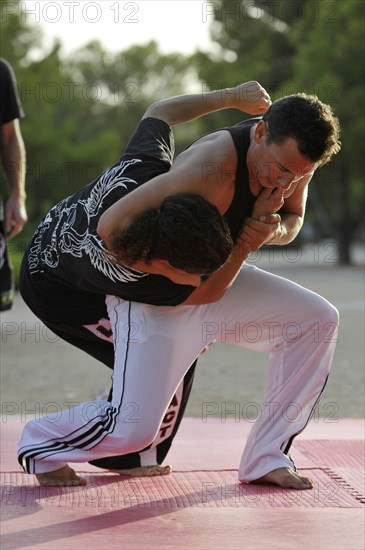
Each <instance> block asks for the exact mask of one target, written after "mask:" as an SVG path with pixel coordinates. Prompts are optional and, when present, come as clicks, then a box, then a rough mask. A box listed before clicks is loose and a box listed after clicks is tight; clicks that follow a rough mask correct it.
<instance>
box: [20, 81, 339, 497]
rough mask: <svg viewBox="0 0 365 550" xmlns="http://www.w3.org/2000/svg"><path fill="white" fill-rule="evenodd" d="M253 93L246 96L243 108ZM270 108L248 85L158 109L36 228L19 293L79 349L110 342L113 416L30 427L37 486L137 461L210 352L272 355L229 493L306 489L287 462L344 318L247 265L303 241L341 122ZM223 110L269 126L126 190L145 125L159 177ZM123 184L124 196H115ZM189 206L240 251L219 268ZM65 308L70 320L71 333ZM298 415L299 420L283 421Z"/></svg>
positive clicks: (89, 413) (290, 100)
mask: <svg viewBox="0 0 365 550" xmlns="http://www.w3.org/2000/svg"><path fill="white" fill-rule="evenodd" d="M249 87H251V88H252V89H253V91H254V93H255V95H256V99H255V101H253V103H252V104H251V105H249V102H248V101H247V90H248V88H249ZM269 104H270V101H269V99H268V96H267V94H266V92H265V90H263V89H262V88H261V87H260V86H259V85H258V84H257V83H249V84H248V85H247V84H245V85H240V86H237V87H235V88H231V89H227V90H219V91H216V92H209V93H207V94H203V95H199V96H191V95H188V96H180V97H177V98H170V99H168V100H164V101H161V102H158V103H157V104H154V105H152V106H151V107H150V108H149V109H148V110H147V112H146V113H145V115H144V117H143V121H142V123H141V126H140V128H139V130H137V133H136V134H135V136H134V138H133V139H132V142H131V144H130V146H129V147H128V149H127V157H125V156H124V157H122V159H120V161H119V162H118V163H117V164H116V165H115V166H114V167H112V169H110V170H108V171H106V173H104V174H103V175H102V176H101V178H98V180H97V181H96V182H93V183H92V184H91V185H90V186H88V187H87V188H85V189H84V190H81V191H80V193H79V194H78V195H77V196H76V195H75V196H73V197H71V198H68V199H65V200H64V201H63V202H62V203H60V204H59V205H57V206H56V207H55V208H54V209H53V210H52V211H51V212H50V213H49V214H48V215H47V216H46V218H45V219H44V220H43V222H42V224H41V225H40V227H39V229H38V232H37V234H36V235H35V237H34V239H33V241H32V243H31V245H30V247H29V249H28V253H27V255H26V258H25V261H24V263H23V272H22V292H23V295H24V297H25V298H26V300H27V302H28V303H29V305H30V306H31V307H32V308H33V309H34V311H36V308H39V307H42V310H43V313H42V315H43V317H42V318H43V319H44V320H45V321H46V323H47V324H48V325H49V326H50V327H51V328H52V329H53V328H56V329H57V330H59V331H60V332H61V333H62V334H63V336H62V337H64V338H65V339H67V338H68V337H70V335H71V336H72V337H73V336H74V334H73V332H74V329H75V327H74V326H72V319H73V318H75V319H76V318H77V320H78V325H77V327H78V330H81V329H83V331H84V336H83V339H84V341H86V340H87V337H86V334H88V335H90V334H92V335H96V334H102V335H104V337H105V339H106V340H108V339H109V342H110V341H111V340H112V342H113V347H114V372H113V387H112V394H111V396H110V400H109V401H108V402H106V401H104V400H99V401H93V402H90V403H86V404H81V405H79V406H76V407H74V408H73V409H72V415H70V411H65V412H61V414H58V413H57V419H54V422H53V419H51V422H50V419H49V417H48V418H47V419H37V421H36V422H35V421H31V422H29V423H28V424H27V425H26V426H25V428H24V431H23V435H22V438H21V441H20V448H19V462H20V464H22V466H23V468H24V469H25V471H26V472H28V473H35V474H36V476H37V478H38V480H39V482H40V483H42V484H44V485H53V484H56V485H82V484H84V483H85V480H83V479H81V478H79V477H78V476H77V475H76V474H75V472H74V471H73V470H72V469H71V468H69V466H68V465H67V463H66V460H69V461H71V462H84V461H90V460H92V461H93V462H94V463H95V461H96V460H99V459H103V458H104V457H106V456H110V457H113V456H114V457H116V456H118V455H123V454H127V453H133V452H136V451H138V450H139V449H144V450H145V451H146V453H147V454H146V456H147V457H149V456H150V454H149V453H150V451H151V448H152V447H153V445H154V443H155V441H156V439H158V436H159V430H160V429H161V424H163V423H164V421H166V422H167V421H168V418H169V416H170V407H169V404H170V406H171V404H172V403H173V401H174V400H172V401H171V399H172V398H173V396H174V393H175V392H176V389H177V388H178V386H179V384H180V382H181V380H182V379H183V377H184V376H185V375H186V373H187V371H188V368H189V365H191V364H192V362H193V361H194V360H195V359H196V358H197V357H198V355H199V354H200V352H201V351H202V348H204V347H205V346H206V345H209V344H210V343H211V342H213V341H214V340H216V339H217V340H221V341H223V342H227V343H231V344H234V345H238V346H240V347H242V348H248V349H254V350H256V351H261V352H266V353H269V354H270V355H269V361H270V369H269V380H268V385H267V391H266V395H265V402H264V405H269V407H266V409H265V408H263V410H262V411H260V413H261V414H260V416H259V417H258V419H257V421H256V423H255V424H254V425H253V427H252V430H251V432H250V436H249V438H248V441H247V443H246V446H245V449H244V452H243V455H242V459H241V465H240V468H239V479H240V480H241V481H244V482H260V483H274V484H276V485H280V486H282V487H290V488H295V489H310V488H311V487H312V486H313V484H312V482H311V481H310V480H309V479H308V478H306V477H301V476H300V475H299V474H298V473H297V472H296V471H295V467H294V464H293V462H292V460H291V458H290V456H289V449H290V446H291V444H292V442H293V439H294V437H295V436H296V435H297V434H298V433H299V432H300V431H302V430H303V429H304V428H305V426H306V424H307V423H308V420H309V417H310V415H311V411H312V410H313V408H314V406H315V404H316V403H317V401H318V399H319V397H320V395H321V392H322V391H323V388H324V385H325V383H326V380H327V377H328V373H329V369H330V366H331V362H332V357H333V352H334V347H335V343H336V338H335V334H336V331H337V326H338V312H337V310H336V309H335V308H334V307H333V306H332V305H331V304H329V303H328V302H327V301H326V300H325V299H323V298H322V297H320V296H318V295H316V294H314V293H312V292H310V291H309V290H307V289H304V288H302V287H300V286H299V285H296V284H295V283H292V282H291V281H288V280H286V279H283V278H280V277H277V276H275V275H272V274H270V273H267V272H264V271H263V270H260V269H257V268H255V267H253V266H249V265H243V264H244V262H245V259H246V258H247V256H248V254H249V252H250V251H254V250H257V248H259V247H260V246H261V245H262V244H264V243H272V244H285V243H288V242H290V241H291V240H292V239H293V238H294V237H295V236H296V235H297V234H298V232H299V230H300V227H301V225H302V223H303V218H304V210H305V202H306V197H307V190H308V184H309V182H310V180H311V178H312V176H313V174H314V172H315V170H316V169H317V168H318V167H319V166H320V164H323V163H325V162H327V161H328V160H329V159H330V158H331V156H332V155H333V154H334V153H336V152H337V151H338V150H339V142H338V122H336V120H335V118H334V117H333V115H332V112H331V109H330V108H329V106H326V105H324V104H322V103H321V102H320V101H319V100H318V98H316V97H314V96H307V95H305V94H296V95H293V96H288V97H287V98H282V99H281V100H278V101H277V102H275V103H274V104H273V105H272V106H271V107H270V108H269V109H268V106H269ZM228 107H230V108H232V107H233V108H238V109H241V110H245V111H247V112H250V113H251V114H255V113H256V114H257V113H265V111H267V112H266V113H265V114H264V116H263V117H262V119H261V118H260V119H256V120H253V121H249V123H248V124H242V125H238V128H236V127H233V128H225V129H221V130H219V131H217V132H215V133H213V134H210V135H208V136H203V137H202V138H200V139H199V140H197V142H195V143H194V144H192V146H191V147H189V148H188V149H187V150H186V151H184V152H183V153H182V154H181V155H180V156H179V157H178V158H177V159H176V160H175V162H174V163H173V165H172V166H171V169H170V170H161V172H162V173H159V174H158V175H157V174H156V176H155V177H152V179H149V180H148V181H146V182H145V183H144V184H143V185H139V186H138V185H136V183H135V180H134V178H130V177H129V176H130V173H129V169H131V170H133V169H134V167H135V165H136V164H137V163H141V162H143V159H142V155H143V152H142V151H141V150H139V152H137V151H136V150H134V143H135V142H136V143H138V142H139V141H141V137H142V136H143V134H144V132H146V131H149V130H150V129H151V128H152V126H151V125H153V127H154V129H153V132H152V134H151V135H153V136H155V137H154V138H153V139H154V140H155V146H154V150H155V153H154V154H152V157H153V158H154V159H156V158H158V159H159V163H160V162H161V159H162V158H164V159H165V158H166V150H167V151H168V150H170V147H169V145H168V132H169V127H170V126H173V125H174V124H178V123H181V122H186V121H188V120H191V119H193V118H196V117H198V116H202V115H203V114H206V113H208V112H212V111H214V110H218V109H222V108H228ZM313 128H315V132H314V131H313ZM156 137H157V141H156ZM156 145H157V148H156ZM143 149H144V148H143ZM156 151H158V153H157V155H156ZM140 155H141V156H140ZM148 158H149V151H147V158H146V159H145V161H147V159H148ZM147 162H148V161H147ZM118 186H119V187H120V188H122V190H123V192H122V195H121V198H118V195H117V194H116V195H113V193H115V191H116V188H117V187H118ZM125 189H127V193H126V194H125V193H124V190H125ZM129 191H131V192H129ZM196 195H198V196H199V197H200V198H202V199H203V202H202V214H203V206H204V205H206V201H209V203H211V204H212V205H214V206H215V207H216V208H217V210H218V211H219V213H220V214H221V215H222V216H224V218H225V220H226V222H227V223H228V226H229V229H230V234H231V237H232V239H233V241H234V243H233V253H232V254H231V255H230V256H229V260H228V261H226V262H225V263H224V265H222V267H221V268H220V269H218V270H217V269H216V267H217V266H218V265H219V262H218V264H217V258H216V256H215V254H214V246H212V242H213V241H214V239H213V241H212V240H211V239H210V238H209V235H212V233H211V232H212V230H213V227H211V226H210V223H208V224H207V223H203V224H202V226H201V230H200V234H199V230H198V227H199V221H200V220H196V219H195V218H196V217H198V218H199V217H200V212H199V213H198V214H194V213H193V209H190V208H188V204H187V203H185V206H183V212H182V211H181V206H182V204H183V202H181V201H188V202H189V203H190V204H191V206H192V202H194V201H193V197H194V196H196ZM179 210H180V212H179ZM184 211H185V213H188V212H189V214H188V215H187V217H186V220H187V223H188V224H189V225H188V227H184V223H182V219H183V218H181V214H183V213H184ZM190 214H192V215H190ZM175 217H176V222H175ZM175 229H176V234H174V233H175V231H174V230H175ZM190 232H191V234H192V235H193V239H191V238H190V237H191V235H190ZM213 233H214V231H213ZM184 238H186V239H187V241H186V243H184V242H183V241H184ZM207 238H208V241H207V246H206V245H205V244H204V241H205V240H206V239H207ZM189 239H190V240H189ZM216 242H218V241H216ZM222 243H223V241H222ZM186 244H187V246H186ZM199 246H200V247H201V252H200V253H199V252H198V250H199ZM192 251H193V253H192ZM214 258H215V259H214ZM213 259H214V261H212V260H213ZM222 259H223V258H222V256H221V260H220V262H221V261H222ZM207 260H209V261H207ZM116 283H117V284H116ZM194 287H195V288H194ZM165 291H166V295H165ZM47 294H48V296H50V297H52V298H51V302H50V307H48V309H47V305H46V301H45V297H46V296H47ZM97 296H99V297H100V299H99V301H97ZM65 297H67V304H68V305H69V307H70V310H69V313H70V314H71V316H70V318H68V319H66V320H65V318H64V315H65V313H66V311H65V307H64V303H65V302H64V299H65ZM162 300H165V301H162ZM40 304H41V305H40ZM88 304H89V308H88ZM78 306H79V307H82V310H81V311H77V310H78V309H79V307H78ZM171 306H174V307H171ZM103 308H104V309H103ZM96 310H97V311H98V312H101V311H102V310H103V311H105V310H106V312H107V318H105V319H104V320H100V319H98V320H95V317H93V312H95V311H96ZM58 312H59V313H58ZM86 313H87V315H86ZM58 315H60V316H61V318H62V319H63V322H64V324H63V325H61V323H58V319H59V318H58ZM46 316H47V318H46ZM313 320H315V323H314V321H313ZM80 324H81V325H80ZM55 332H56V331H55ZM56 333H57V332H56ZM79 337H81V332H80V333H79ZM80 347H81V346H80ZM85 347H86V344H85ZM99 349H100V348H99ZM89 352H90V351H89ZM95 356H96V354H95ZM293 402H294V403H295V404H296V406H297V410H298V409H299V414H298V415H297V418H296V419H295V421H293V422H290V423H288V422H287V420H286V419H287V417H288V416H287V409H288V407H290V405H291V404H292V403H293ZM70 416H71V417H72V422H71V421H70ZM56 420H57V421H56ZM151 446H152V447H151Z"/></svg>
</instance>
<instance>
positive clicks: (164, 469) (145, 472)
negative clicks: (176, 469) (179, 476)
mask: <svg viewBox="0 0 365 550" xmlns="http://www.w3.org/2000/svg"><path fill="white" fill-rule="evenodd" d="M109 471H110V472H114V473H116V474H119V475H121V476H130V477H153V476H166V475H168V474H171V472H172V468H171V466H170V465H167V466H161V465H160V464H154V465H153V466H141V467H139V468H130V469H128V470H109Z"/></svg>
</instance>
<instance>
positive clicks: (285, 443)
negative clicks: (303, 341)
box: [280, 374, 329, 455]
mask: <svg viewBox="0 0 365 550" xmlns="http://www.w3.org/2000/svg"><path fill="white" fill-rule="evenodd" d="M328 377H329V374H327V377H326V380H325V382H324V384H323V387H322V389H321V392H320V394H319V396H318V397H317V399H316V401H315V403H314V405H313V407H312V408H311V410H310V413H309V415H308V419H307V422H306V423H305V425H304V427H303V428H302V429H301V430H300V431H299V432H297V433H296V434H294V435H292V436H291V437H290V439H289V440H288V442H285V441H284V443H283V444H282V445H281V447H280V448H281V450H282V451H283V453H284V454H285V455H287V454H288V453H289V450H290V447H291V446H292V444H293V441H294V438H295V437H297V435H299V434H301V433H302V432H303V431H304V430H305V429H306V427H307V426H308V422H309V421H310V419H311V417H312V414H313V412H314V409H315V408H316V405H317V403H318V401H319V400H320V398H321V396H322V393H323V392H324V389H325V387H326V384H327V381H328ZM284 445H285V448H284V450H283V446H284Z"/></svg>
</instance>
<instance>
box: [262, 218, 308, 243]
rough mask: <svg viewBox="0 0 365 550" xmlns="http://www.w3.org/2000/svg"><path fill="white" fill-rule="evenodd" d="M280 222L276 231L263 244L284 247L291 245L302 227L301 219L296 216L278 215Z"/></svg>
mask: <svg viewBox="0 0 365 550" xmlns="http://www.w3.org/2000/svg"><path fill="white" fill-rule="evenodd" d="M280 217H281V222H280V226H279V228H278V230H277V231H276V232H275V233H274V234H273V235H272V237H271V238H270V239H268V240H267V241H266V243H265V244H275V245H285V244H289V243H291V242H292V241H293V240H294V239H295V237H296V236H297V235H298V233H299V231H300V230H301V228H302V225H303V218H302V217H301V216H298V215H297V214H286V213H280Z"/></svg>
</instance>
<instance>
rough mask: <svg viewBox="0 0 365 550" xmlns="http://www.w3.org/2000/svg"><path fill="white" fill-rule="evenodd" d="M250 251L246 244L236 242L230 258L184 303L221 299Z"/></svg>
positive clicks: (210, 301) (195, 303)
mask: <svg viewBox="0 0 365 550" xmlns="http://www.w3.org/2000/svg"><path fill="white" fill-rule="evenodd" d="M249 252H250V251H249V250H248V248H247V247H246V246H242V245H241V244H239V243H238V244H235V246H234V248H233V252H232V254H231V256H230V257H229V260H228V261H227V262H226V263H225V264H224V265H223V266H222V267H221V268H220V269H219V270H218V271H216V272H215V273H213V274H212V275H210V276H209V277H208V279H207V280H206V281H204V282H203V283H202V284H201V285H200V286H199V287H198V288H197V289H196V290H194V292H193V293H192V294H191V295H190V296H189V298H188V299H187V300H186V301H185V302H184V305H199V304H210V303H212V302H216V301H217V300H219V299H220V298H221V297H222V296H223V295H224V293H225V292H226V291H227V290H228V289H229V288H230V287H231V286H232V284H233V283H234V281H235V279H236V277H237V275H238V273H239V271H240V269H241V268H242V265H243V264H244V262H245V260H246V259H247V257H248V255H249Z"/></svg>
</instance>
